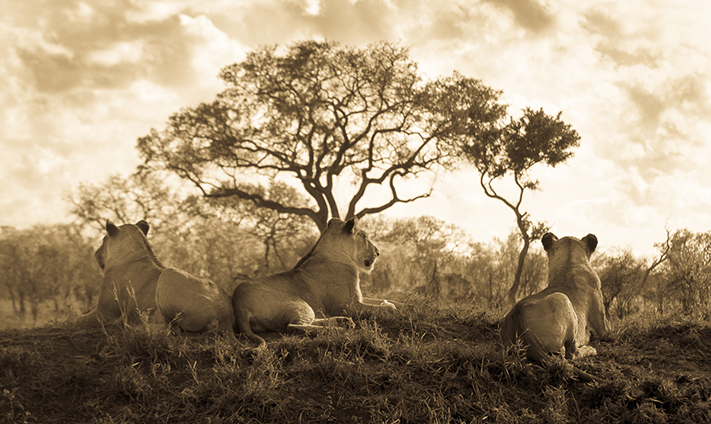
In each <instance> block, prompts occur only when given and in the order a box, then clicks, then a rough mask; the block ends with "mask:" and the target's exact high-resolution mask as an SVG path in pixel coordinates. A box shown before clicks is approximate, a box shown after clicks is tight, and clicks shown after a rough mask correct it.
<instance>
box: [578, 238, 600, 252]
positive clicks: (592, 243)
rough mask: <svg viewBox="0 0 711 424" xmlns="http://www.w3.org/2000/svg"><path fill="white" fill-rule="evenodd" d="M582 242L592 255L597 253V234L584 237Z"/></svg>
mask: <svg viewBox="0 0 711 424" xmlns="http://www.w3.org/2000/svg"><path fill="white" fill-rule="evenodd" d="M582 242H583V243H585V245H586V246H587V247H588V250H589V251H590V253H592V252H594V251H595V248H596V247H597V237H595V234H588V235H587V236H585V237H583V240H582Z"/></svg>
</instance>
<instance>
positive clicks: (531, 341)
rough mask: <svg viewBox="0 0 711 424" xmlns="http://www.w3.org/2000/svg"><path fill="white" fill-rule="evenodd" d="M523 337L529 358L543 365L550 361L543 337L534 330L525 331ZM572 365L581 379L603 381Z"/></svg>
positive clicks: (594, 381) (589, 381)
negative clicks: (540, 337)
mask: <svg viewBox="0 0 711 424" xmlns="http://www.w3.org/2000/svg"><path fill="white" fill-rule="evenodd" d="M521 339H522V340H523V343H524V345H525V346H526V349H527V351H526V354H527V355H528V357H529V358H531V359H532V360H534V361H536V362H537V363H539V364H541V365H545V364H547V363H548V360H549V359H550V356H549V352H548V350H547V349H546V348H545V346H543V342H542V341H541V339H539V338H538V336H537V335H536V334H535V333H534V332H533V331H529V330H526V331H524V332H523V334H522V335H521ZM571 366H572V367H573V371H574V372H575V375H576V376H578V378H579V379H581V380H583V381H586V382H588V383H602V382H603V380H601V379H599V378H597V377H595V376H594V375H591V374H588V373H586V372H585V371H583V370H581V369H580V368H578V367H576V366H575V365H573V364H571Z"/></svg>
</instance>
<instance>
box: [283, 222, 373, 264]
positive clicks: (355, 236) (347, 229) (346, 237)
mask: <svg viewBox="0 0 711 424" xmlns="http://www.w3.org/2000/svg"><path fill="white" fill-rule="evenodd" d="M356 224H357V218H351V219H349V220H348V221H341V220H340V219H337V218H333V219H331V220H330V221H328V228H326V231H324V232H323V234H322V235H321V238H320V239H319V241H318V242H317V243H316V246H314V248H313V250H312V251H311V253H309V254H308V255H306V257H304V259H306V258H308V257H309V256H311V255H313V254H314V253H316V252H319V253H320V254H322V255H324V256H325V257H327V258H328V259H330V260H334V261H337V262H344V263H352V264H354V265H356V267H357V268H358V269H359V270H360V271H363V272H366V273H370V271H372V270H373V266H374V265H375V261H376V260H377V259H378V256H380V251H379V250H378V248H377V247H375V245H374V244H373V243H372V242H371V241H370V240H369V239H368V235H367V234H366V233H365V231H363V230H361V229H359V228H357V227H356ZM300 263H303V259H302V261H300ZM297 266H298V265H297Z"/></svg>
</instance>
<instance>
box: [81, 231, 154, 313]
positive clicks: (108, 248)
mask: <svg viewBox="0 0 711 424" xmlns="http://www.w3.org/2000/svg"><path fill="white" fill-rule="evenodd" d="M148 229H149V226H148V223H147V222H146V221H143V220H141V221H138V222H137V223H136V224H135V225H131V224H126V225H122V226H120V227H117V226H116V225H114V224H113V223H112V222H111V221H109V220H107V221H106V233H107V234H106V236H105V237H104V239H103V241H102V243H101V246H100V247H99V249H97V251H96V253H95V254H94V256H95V257H96V261H97V263H98V264H99V268H100V269H101V273H102V274H103V277H104V279H103V282H102V284H101V288H100V289H99V302H98V304H97V306H96V308H94V309H93V310H92V311H91V312H89V313H88V314H85V315H83V316H82V317H80V318H79V321H80V322H84V323H93V322H97V321H99V322H108V323H114V324H115V323H120V322H121V321H122V320H124V319H125V320H126V322H131V323H135V322H138V321H139V316H140V315H141V314H147V315H148V316H149V321H151V322H154V321H153V320H152V319H151V318H152V317H153V315H154V312H155V310H156V301H155V297H156V296H155V294H156V284H157V283H158V278H159V277H160V274H161V272H163V270H164V269H165V267H164V266H163V264H162V263H161V262H160V261H159V260H158V258H157V257H156V255H155V253H154V252H153V247H151V244H150V243H149V242H148V239H147V238H146V234H148Z"/></svg>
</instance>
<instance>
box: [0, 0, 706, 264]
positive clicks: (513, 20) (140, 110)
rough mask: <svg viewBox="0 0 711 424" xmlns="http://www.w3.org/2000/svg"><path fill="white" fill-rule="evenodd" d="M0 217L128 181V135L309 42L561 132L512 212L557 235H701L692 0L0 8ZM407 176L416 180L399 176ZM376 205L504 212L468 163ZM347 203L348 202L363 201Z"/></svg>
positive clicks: (701, 74)
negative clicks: (411, 199) (276, 48)
mask: <svg viewBox="0 0 711 424" xmlns="http://www.w3.org/2000/svg"><path fill="white" fill-rule="evenodd" d="M0 5H1V6H2V9H3V11H2V14H0V55H1V56H0V57H2V59H0V78H2V81H3V82H2V84H0V181H1V183H0V226H2V225H9V226H15V227H19V228H24V227H29V226H31V225H34V224H52V223H60V222H69V221H71V220H72V217H71V216H69V215H68V212H67V203H66V202H65V200H64V196H65V195H66V194H67V193H68V191H70V190H72V189H74V188H76V187H77V186H78V185H79V184H80V183H95V184H98V183H101V182H103V181H105V180H106V179H107V177H108V176H109V175H114V174H121V175H128V174H130V173H131V172H133V171H134V170H135V168H136V166H137V165H138V164H139V163H140V159H139V156H138V153H137V151H136V149H135V145H136V140H137V138H138V137H141V136H144V135H147V134H148V132H149V131H150V129H151V128H156V129H159V130H160V129H163V128H164V127H165V123H166V121H167V120H168V118H169V117H170V115H171V114H172V113H175V112H177V111H179V110H180V108H183V107H194V106H197V105H198V104H199V103H200V102H207V101H210V100H212V99H214V97H215V95H216V94H217V93H218V92H220V91H221V90H223V89H224V88H225V87H224V85H223V84H222V82H221V80H219V79H218V77H217V75H218V72H219V70H220V69H221V68H222V67H224V66H227V65H229V64H232V63H235V62H239V61H241V60H242V59H244V57H245V55H246V53H247V52H249V51H250V50H252V49H255V48H257V47H259V46H261V45H274V44H277V45H286V44H290V43H293V42H296V41H300V40H305V39H319V40H323V39H327V40H330V41H337V42H340V43H341V44H343V45H352V46H357V47H365V46H367V45H368V44H370V43H373V42H378V41H382V40H386V41H391V42H397V43H400V44H401V45H403V46H407V47H409V49H410V57H411V58H412V59H413V60H415V61H416V62H417V63H418V64H419V70H420V72H421V73H422V75H423V77H424V78H438V77H440V76H449V75H451V74H452V72H453V71H458V72H460V73H462V74H463V75H465V76H467V77H473V78H476V79H480V80H481V81H482V82H483V83H484V84H486V85H488V86H490V87H492V88H494V89H497V90H502V91H503V93H504V94H503V99H504V100H505V101H506V102H507V103H508V104H509V105H510V106H509V111H510V112H512V113H514V112H516V111H520V110H521V109H522V108H524V107H527V106H529V107H532V108H536V109H537V108H543V109H544V110H545V111H546V113H548V114H551V115H555V114H557V113H558V112H562V119H563V120H564V121H565V122H566V123H569V124H571V125H572V126H573V128H575V129H576V130H577V131H578V133H579V134H580V136H581V141H580V147H579V148H577V149H576V150H575V156H574V157H573V158H572V159H570V160H568V161H567V162H566V163H565V164H563V165H559V166H558V167H556V168H555V169H550V168H546V167H540V168H537V169H536V168H534V172H533V176H534V177H535V178H537V179H538V180H539V181H540V187H541V190H540V191H538V192H535V193H530V192H528V193H526V197H525V199H524V204H523V208H522V209H523V210H525V211H527V212H528V213H529V214H530V216H531V218H532V219H533V220H534V221H546V222H548V224H549V225H551V228H552V232H554V233H555V234H556V235H558V236H559V237H562V236H565V235H573V236H577V237H579V238H580V237H583V236H584V235H586V234H588V233H594V234H595V235H596V236H597V238H598V240H599V247H600V248H603V249H611V248H631V249H633V251H635V252H636V253H638V254H640V255H649V256H652V255H654V254H655V252H656V249H655V248H654V243H659V242H663V241H664V239H665V237H666V232H665V227H666V228H669V229H670V230H671V231H674V230H676V229H682V228H686V229H689V230H691V231H694V232H706V231H710V230H711V213H710V211H711V142H710V141H711V140H710V139H709V138H710V137H709V134H711V74H710V72H711V42H709V41H708V40H710V39H711V25H709V23H708V18H709V16H711V2H708V1H707V0H691V1H683V0H677V1H658V0H626V1H624V2H620V1H610V2H604V1H585V0H581V1H575V2H571V1H555V0H551V1H541V0H481V1H475V0H461V1H443V0H295V1H292V0H230V1H227V0H210V1H204V0H171V1H167V0H140V1H139V0H133V1H130V0H126V1H109V0H101V1H95V0H90V1H75V0H23V1H11V0H0ZM412 184H413V187H418V185H419V186H422V187H427V186H428V185H429V184H430V181H415V182H413V183H412ZM434 189H435V191H434V193H433V195H432V196H431V197H430V198H429V199H425V200H420V201H417V202H416V203H413V204H411V205H402V206H397V207H395V208H392V209H391V210H389V211H388V214H389V215H390V216H393V217H405V216H417V215H422V214H428V215H434V216H437V217H438V218H440V219H443V220H445V221H447V222H449V223H452V224H456V225H458V226H460V227H461V228H463V229H464V230H465V231H466V232H467V233H468V234H469V235H470V236H471V237H472V239H473V240H475V241H481V242H487V241H489V240H491V239H492V238H494V237H505V236H506V235H507V234H508V233H509V232H510V231H511V230H512V229H513V228H514V224H515V222H514V215H513V213H512V212H511V211H510V210H508V209H506V207H505V206H503V204H501V203H499V202H498V201H496V200H492V199H489V198H487V197H485V196H484V194H483V192H482V190H481V188H480V187H479V185H478V175H477V173H476V172H475V171H473V170H471V169H461V170H460V171H459V172H456V173H452V174H446V175H440V176H438V177H437V179H436V181H434ZM364 206H365V205H364Z"/></svg>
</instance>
